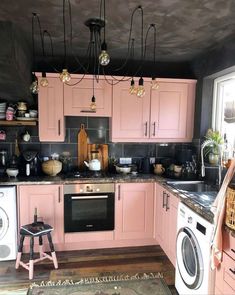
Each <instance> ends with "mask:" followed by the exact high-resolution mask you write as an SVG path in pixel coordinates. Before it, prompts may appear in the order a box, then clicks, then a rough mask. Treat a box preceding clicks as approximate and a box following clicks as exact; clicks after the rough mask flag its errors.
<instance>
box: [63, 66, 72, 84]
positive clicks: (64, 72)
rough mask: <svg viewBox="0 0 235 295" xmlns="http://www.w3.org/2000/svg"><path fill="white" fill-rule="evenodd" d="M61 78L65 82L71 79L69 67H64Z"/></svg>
mask: <svg viewBox="0 0 235 295" xmlns="http://www.w3.org/2000/svg"><path fill="white" fill-rule="evenodd" d="M60 80H61V82H63V83H66V82H69V81H70V80H71V76H70V74H69V72H68V70H67V69H63V70H62V72H61V73H60Z"/></svg>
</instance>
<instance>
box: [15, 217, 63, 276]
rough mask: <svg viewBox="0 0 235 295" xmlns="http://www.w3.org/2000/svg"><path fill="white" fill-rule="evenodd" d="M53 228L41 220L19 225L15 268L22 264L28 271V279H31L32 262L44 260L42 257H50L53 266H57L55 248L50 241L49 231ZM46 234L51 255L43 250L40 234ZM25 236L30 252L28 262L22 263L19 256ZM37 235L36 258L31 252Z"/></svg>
mask: <svg viewBox="0 0 235 295" xmlns="http://www.w3.org/2000/svg"><path fill="white" fill-rule="evenodd" d="M52 230H53V227H51V226H50V225H49V224H44V223H43V222H34V223H31V224H27V225H24V226H22V227H21V229H20V244H19V248H18V254H17V258H16V265H15V268H16V269H18V268H19V265H21V266H23V267H24V268H25V269H27V270H28V271H29V279H30V280H32V278H33V268H34V263H36V262H38V261H41V260H44V259H47V258H48V259H50V260H52V261H53V263H54V267H55V268H58V262H57V258H56V254H55V249H54V245H53V243H52V238H51V231H52ZM44 235H47V238H48V241H49V245H50V249H51V255H48V254H46V253H44V252H43V241H42V236H44ZM25 237H29V238H30V253H29V262H28V263H24V262H23V261H21V256H22V251H23V243H24V239H25ZM35 237H38V238H39V258H38V259H33V256H34V252H33V247H34V238H35Z"/></svg>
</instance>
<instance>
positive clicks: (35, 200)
mask: <svg viewBox="0 0 235 295" xmlns="http://www.w3.org/2000/svg"><path fill="white" fill-rule="evenodd" d="M19 208H20V209H19V223H20V224H19V226H22V225H25V224H29V223H32V222H33V220H34V210H35V208H37V213H38V220H42V221H43V222H45V223H47V224H49V225H51V226H53V228H54V230H53V231H52V238H53V242H54V243H63V239H64V220H63V192H62V186H60V185H21V186H20V187H19ZM28 240H29V239H27V241H25V243H26V242H29V241H28ZM36 240H37V239H36ZM36 240H35V243H37V242H38V241H36Z"/></svg>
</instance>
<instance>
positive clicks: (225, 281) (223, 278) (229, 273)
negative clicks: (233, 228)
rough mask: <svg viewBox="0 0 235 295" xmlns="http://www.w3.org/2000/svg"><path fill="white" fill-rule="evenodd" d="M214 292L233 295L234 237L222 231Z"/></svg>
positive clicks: (234, 286)
mask: <svg viewBox="0 0 235 295" xmlns="http://www.w3.org/2000/svg"><path fill="white" fill-rule="evenodd" d="M215 294H216V295H218V294H223V295H235V237H233V236H232V235H231V233H229V232H227V231H224V232H223V257H222V263H221V265H220V266H219V268H218V269H216V280H215Z"/></svg>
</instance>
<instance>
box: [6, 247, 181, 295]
mask: <svg viewBox="0 0 235 295" xmlns="http://www.w3.org/2000/svg"><path fill="white" fill-rule="evenodd" d="M57 258H58V263H59V269H57V270H55V269H54V268H53V264H52V262H51V261H49V260H44V261H42V262H40V263H38V264H36V265H35V270H34V279H33V280H32V281H29V279H28V271H27V270H25V269H23V268H22V267H20V268H19V269H18V270H16V269H15V261H6V262H5V261H2V262H0V291H4V290H5V291H6V290H17V289H21V288H28V286H29V285H30V284H31V283H33V282H41V281H48V280H53V281H55V280H65V279H72V280H74V281H76V280H78V279H79V278H81V277H88V276H103V275H107V274H116V273H130V274H134V273H137V272H139V273H142V272H155V273H156V272H157V273H158V272H159V273H160V274H161V275H162V276H163V278H164V280H165V282H166V283H167V284H168V286H169V287H170V289H171V291H172V293H173V294H177V293H176V291H175V288H174V267H173V265H172V264H171V263H170V261H169V259H168V258H167V257H166V255H165V254H164V252H163V251H162V249H161V248H160V247H159V246H145V247H130V248H115V249H99V250H81V251H68V252H57ZM27 259H28V255H25V256H24V259H23V260H24V261H27Z"/></svg>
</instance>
